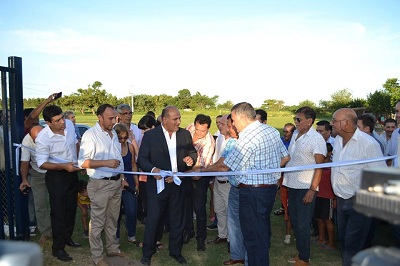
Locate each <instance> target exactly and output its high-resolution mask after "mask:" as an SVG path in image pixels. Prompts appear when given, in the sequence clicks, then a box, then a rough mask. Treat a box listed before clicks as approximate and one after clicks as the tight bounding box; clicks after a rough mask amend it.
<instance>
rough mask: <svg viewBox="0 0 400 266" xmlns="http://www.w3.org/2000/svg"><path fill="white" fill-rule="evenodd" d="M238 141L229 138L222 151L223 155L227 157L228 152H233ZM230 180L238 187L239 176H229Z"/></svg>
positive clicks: (230, 182)
mask: <svg viewBox="0 0 400 266" xmlns="http://www.w3.org/2000/svg"><path fill="white" fill-rule="evenodd" d="M236 142H237V139H235V138H229V139H228V141H227V143H226V145H225V149H224V150H223V151H222V154H221V157H223V158H226V157H227V156H228V154H229V153H231V152H232V151H233V149H234V148H235V145H236ZM228 180H229V184H231V185H232V186H234V187H237V186H238V185H239V181H238V178H237V177H236V176H234V175H230V176H228Z"/></svg>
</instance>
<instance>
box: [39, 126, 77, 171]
mask: <svg viewBox="0 0 400 266" xmlns="http://www.w3.org/2000/svg"><path fill="white" fill-rule="evenodd" d="M77 142H78V140H77V139H76V135H75V127H74V124H72V122H71V121H70V120H68V119H65V129H64V135H60V134H54V133H53V131H51V129H50V127H49V126H47V127H45V128H43V129H42V130H41V131H40V132H39V134H38V135H37V137H36V161H37V165H38V166H39V167H40V166H41V165H42V164H44V163H45V162H50V163H65V162H74V163H76V162H77V156H76V143H77Z"/></svg>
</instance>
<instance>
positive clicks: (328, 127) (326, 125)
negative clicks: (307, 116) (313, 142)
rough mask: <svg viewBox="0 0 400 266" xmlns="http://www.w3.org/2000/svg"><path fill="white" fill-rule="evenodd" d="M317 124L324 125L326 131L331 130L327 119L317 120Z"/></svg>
mask: <svg viewBox="0 0 400 266" xmlns="http://www.w3.org/2000/svg"><path fill="white" fill-rule="evenodd" d="M317 126H325V130H326V131H332V125H331V123H330V122H329V121H328V120H321V121H318V122H317Z"/></svg>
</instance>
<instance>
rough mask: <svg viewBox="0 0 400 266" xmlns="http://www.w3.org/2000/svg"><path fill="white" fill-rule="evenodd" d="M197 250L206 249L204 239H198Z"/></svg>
mask: <svg viewBox="0 0 400 266" xmlns="http://www.w3.org/2000/svg"><path fill="white" fill-rule="evenodd" d="M197 251H206V245H205V244H204V240H203V239H198V240H197Z"/></svg>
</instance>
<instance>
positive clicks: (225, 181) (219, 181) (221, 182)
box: [217, 179, 229, 184]
mask: <svg viewBox="0 0 400 266" xmlns="http://www.w3.org/2000/svg"><path fill="white" fill-rule="evenodd" d="M217 182H218V183H220V184H226V183H229V181H228V180H224V181H221V180H218V179H217Z"/></svg>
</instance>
